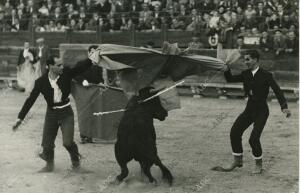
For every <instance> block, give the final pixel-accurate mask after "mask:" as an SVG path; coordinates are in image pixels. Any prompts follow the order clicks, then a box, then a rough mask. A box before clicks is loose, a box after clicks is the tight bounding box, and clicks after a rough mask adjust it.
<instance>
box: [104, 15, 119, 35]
mask: <svg viewBox="0 0 300 193" xmlns="http://www.w3.org/2000/svg"><path fill="white" fill-rule="evenodd" d="M107 31H109V32H115V31H120V25H119V24H118V23H117V22H116V20H115V18H110V19H109V22H108V24H107Z"/></svg>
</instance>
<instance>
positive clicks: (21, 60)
mask: <svg viewBox="0 0 300 193" xmlns="http://www.w3.org/2000/svg"><path fill="white" fill-rule="evenodd" d="M28 52H30V53H31V54H32V55H33V59H34V58H35V55H34V50H33V49H31V48H30V44H29V42H24V49H23V50H21V51H20V54H19V58H18V64H17V65H18V66H20V65H21V64H23V63H24V62H25V57H26V56H27V53H28ZM31 62H32V63H34V62H35V61H34V60H32V61H31Z"/></svg>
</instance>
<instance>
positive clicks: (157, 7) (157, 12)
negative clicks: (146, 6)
mask: <svg viewBox="0 0 300 193" xmlns="http://www.w3.org/2000/svg"><path fill="white" fill-rule="evenodd" d="M164 16H166V13H165V12H163V11H161V7H160V5H158V4H157V5H155V6H154V11H153V16H152V17H153V19H154V20H155V21H156V22H157V23H158V25H161V18H162V17H164Z"/></svg>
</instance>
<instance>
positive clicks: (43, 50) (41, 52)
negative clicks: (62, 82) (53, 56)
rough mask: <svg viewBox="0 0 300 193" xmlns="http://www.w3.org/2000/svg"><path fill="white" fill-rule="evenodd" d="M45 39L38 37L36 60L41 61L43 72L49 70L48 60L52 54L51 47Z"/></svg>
mask: <svg viewBox="0 0 300 193" xmlns="http://www.w3.org/2000/svg"><path fill="white" fill-rule="evenodd" d="M44 41H45V40H44V38H39V39H37V40H36V43H37V48H36V49H35V55H36V60H37V61H38V60H39V61H40V64H41V71H42V74H45V72H46V71H47V69H46V60H47V58H48V57H49V56H50V49H49V47H48V46H47V45H45V43H44Z"/></svg>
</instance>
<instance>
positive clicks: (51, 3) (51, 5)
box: [46, 0, 55, 15]
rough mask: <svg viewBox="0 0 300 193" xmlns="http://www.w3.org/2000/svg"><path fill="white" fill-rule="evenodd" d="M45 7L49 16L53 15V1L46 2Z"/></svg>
mask: <svg viewBox="0 0 300 193" xmlns="http://www.w3.org/2000/svg"><path fill="white" fill-rule="evenodd" d="M46 7H47V9H48V11H49V14H50V15H53V14H54V12H55V6H54V5H53V1H52V0H47V3H46Z"/></svg>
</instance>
